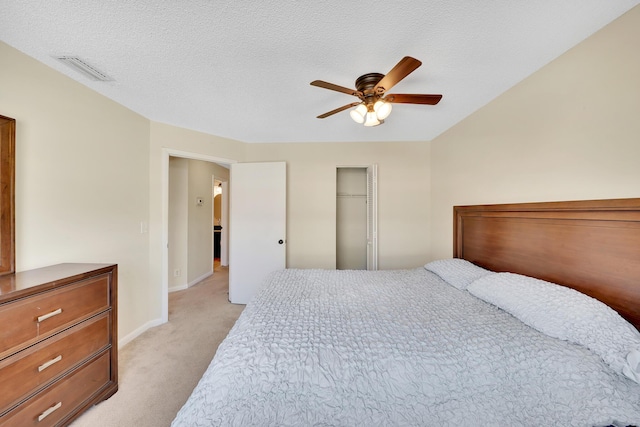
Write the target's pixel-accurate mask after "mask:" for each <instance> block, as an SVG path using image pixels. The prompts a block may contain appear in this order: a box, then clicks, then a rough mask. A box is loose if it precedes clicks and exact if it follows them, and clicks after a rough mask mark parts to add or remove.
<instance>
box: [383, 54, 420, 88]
mask: <svg viewBox="0 0 640 427" xmlns="http://www.w3.org/2000/svg"><path fill="white" fill-rule="evenodd" d="M420 65H422V62H420V61H418V60H417V59H415V58H412V57H410V56H405V57H404V58H402V59H401V60H400V62H398V63H397V64H396V66H395V67H393V68H392V69H391V71H389V72H388V73H387V74H386V75H385V76H384V77H383V78H382V79H381V80H380V81H379V82H378V84H377V85H376V87H375V88H374V90H375V92H376V93H382V92H386V91H388V90H389V89H391V88H392V87H393V86H395V85H396V84H397V83H398V82H399V81H400V80H402V79H404V78H405V77H407V76H408V75H409V74H411V73H412V72H413V71H414V70H415V69H416V68H418V67H419V66H420Z"/></svg>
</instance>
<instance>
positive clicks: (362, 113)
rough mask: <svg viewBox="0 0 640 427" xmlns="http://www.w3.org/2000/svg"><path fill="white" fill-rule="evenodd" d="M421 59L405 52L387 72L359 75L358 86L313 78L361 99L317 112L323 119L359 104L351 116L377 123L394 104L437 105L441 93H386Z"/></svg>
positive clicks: (314, 83)
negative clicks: (351, 87)
mask: <svg viewBox="0 0 640 427" xmlns="http://www.w3.org/2000/svg"><path fill="white" fill-rule="evenodd" d="M420 65H422V62H420V61H419V60H417V59H415V58H412V57H410V56H405V57H404V58H402V59H401V60H400V62H398V63H397V64H396V65H395V67H393V68H392V69H391V71H389V72H388V73H387V74H380V73H368V74H364V75H362V76H360V77H358V78H357V79H356V89H349V88H346V87H344V86H338V85H336V84H333V83H328V82H325V81H322V80H314V81H312V82H311V85H312V86H318V87H322V88H325V89H330V90H335V91H337V92H342V93H346V94H348V95H353V96H357V97H358V98H360V101H359V102H352V103H351V104H347V105H343V106H342V107H339V108H336V109H335V110H331V111H329V112H326V113H324V114H321V115H319V116H318V118H319V119H324V118H326V117H329V116H331V115H334V114H336V113H339V112H341V111H344V110H347V109H349V108H352V107H356V108H354V109H353V110H351V113H350V114H351V118H352V119H353V120H354V121H356V122H357V123H364V125H365V126H377V125H379V124H381V123H384V119H385V118H387V117H388V116H389V114H390V113H391V104H427V105H436V104H437V103H438V102H440V99H442V95H421V94H387V93H386V92H387V91H388V90H389V89H391V88H392V87H393V86H395V85H396V84H397V83H398V82H399V81H400V80H402V79H404V78H405V77H407V76H408V75H409V74H411V73H412V72H413V71H415V70H416V68H418V67H419V66H420Z"/></svg>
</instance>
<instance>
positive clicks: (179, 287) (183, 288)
mask: <svg viewBox="0 0 640 427" xmlns="http://www.w3.org/2000/svg"><path fill="white" fill-rule="evenodd" d="M212 274H213V270H211V271H209V272H207V273H205V274H203V275H202V276H200V277H198V278H196V279H193V280H192V281H190V282H189V283H187V284H186V285H178V286H172V287H170V288H169V293H171V292H177V291H184V290H185V289H189V288H190V287H192V286H193V285H195V284H197V283H199V282H201V281H203V280H204V279H206V278H207V277H209V276H211V275H212Z"/></svg>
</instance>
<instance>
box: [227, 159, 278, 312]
mask: <svg viewBox="0 0 640 427" xmlns="http://www.w3.org/2000/svg"><path fill="white" fill-rule="evenodd" d="M286 185H287V170H286V163H285V162H268V163H234V164H232V165H231V173H230V183H229V186H230V187H231V188H230V200H229V210H230V212H229V216H230V224H229V301H231V302H232V303H234V304H246V303H248V302H249V300H251V298H252V297H253V295H254V294H255V293H256V291H257V289H258V288H259V286H260V285H261V284H262V282H263V280H264V279H265V277H266V276H267V275H268V274H269V273H271V272H272V271H275V270H280V269H283V268H285V259H286V258H285V257H286V250H285V243H286V235H285V234H286V207H287V198H286V191H287V187H286Z"/></svg>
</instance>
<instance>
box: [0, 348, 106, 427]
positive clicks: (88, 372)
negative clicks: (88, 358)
mask: <svg viewBox="0 0 640 427" xmlns="http://www.w3.org/2000/svg"><path fill="white" fill-rule="evenodd" d="M109 375H110V360H109V352H106V353H105V354H103V355H102V356H100V357H99V358H97V359H95V360H94V361H92V362H91V363H89V364H88V365H85V366H83V367H82V368H80V369H79V370H77V371H75V372H73V373H71V374H70V375H69V376H67V377H64V378H63V380H61V381H58V382H56V383H54V384H53V385H52V386H51V387H49V388H47V389H45V390H44V391H43V392H41V393H39V394H37V395H36V396H34V397H33V398H31V399H29V400H28V401H26V402H25V403H24V404H22V405H20V406H19V407H18V408H16V409H14V410H13V411H11V412H9V413H7V414H6V415H5V416H4V417H2V418H0V425H2V426H3V427H28V426H34V427H35V426H37V427H48V426H54V425H56V424H57V423H59V422H60V421H61V420H63V419H65V418H66V417H67V416H68V415H70V414H71V413H72V412H74V410H76V409H77V408H78V407H80V406H81V404H82V403H83V402H84V401H86V400H88V399H89V398H91V397H93V395H94V394H95V393H96V392H98V391H99V390H100V389H102V388H103V387H104V386H106V385H107V384H108V383H109Z"/></svg>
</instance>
